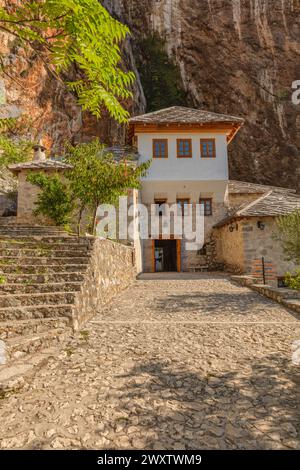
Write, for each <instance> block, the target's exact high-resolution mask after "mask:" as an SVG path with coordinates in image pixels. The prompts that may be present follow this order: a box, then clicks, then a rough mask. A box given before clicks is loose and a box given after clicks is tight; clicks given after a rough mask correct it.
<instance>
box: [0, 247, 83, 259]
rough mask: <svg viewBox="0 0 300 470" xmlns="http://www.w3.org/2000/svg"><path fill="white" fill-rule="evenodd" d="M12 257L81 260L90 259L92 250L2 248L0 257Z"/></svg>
mask: <svg viewBox="0 0 300 470" xmlns="http://www.w3.org/2000/svg"><path fill="white" fill-rule="evenodd" d="M6 256H12V257H14V258H39V257H44V256H46V257H47V258H51V259H52V258H60V257H63V258H81V257H85V256H86V257H89V256H90V250H89V249H88V248H87V247H82V248H78V249H77V250H76V249H69V248H67V247H65V248H63V249H57V248H53V249H52V248H51V247H49V248H47V249H45V248H44V249H39V248H36V249H31V248H23V249H20V248H4V249H3V248H2V249H1V248H0V257H6Z"/></svg>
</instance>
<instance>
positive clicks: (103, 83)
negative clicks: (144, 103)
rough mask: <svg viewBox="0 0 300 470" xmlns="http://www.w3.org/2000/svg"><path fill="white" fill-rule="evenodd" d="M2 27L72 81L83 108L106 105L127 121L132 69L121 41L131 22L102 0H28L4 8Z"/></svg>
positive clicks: (98, 112) (97, 110) (51, 69)
mask: <svg viewBox="0 0 300 470" xmlns="http://www.w3.org/2000/svg"><path fill="white" fill-rule="evenodd" d="M0 30H2V31H5V32H7V33H9V34H12V35H13V36H15V37H16V38H17V39H18V40H19V42H20V44H21V45H23V46H24V47H25V48H30V49H32V50H33V51H34V52H35V54H36V55H37V56H38V57H39V58H40V59H41V60H42V62H43V63H44V65H45V67H46V69H47V70H48V72H50V73H51V74H52V75H54V76H55V77H56V78H57V79H58V80H60V82H62V83H64V82H63V80H62V74H63V73H69V72H70V70H71V69H73V72H72V74H73V75H74V70H75V71H77V76H78V79H76V80H74V81H71V82H68V83H67V85H68V87H69V89H70V90H71V91H72V92H74V93H75V94H76V95H77V97H78V102H79V104H80V105H81V106H82V108H83V109H84V110H89V111H91V112H92V113H93V114H94V115H95V116H96V117H100V116H101V107H103V106H105V107H106V108H107V109H108V111H109V113H110V115H111V116H112V117H113V118H114V119H116V120H117V121H118V122H120V123H123V122H126V121H127V118H128V116H129V114H128V112H127V111H126V110H125V109H124V108H123V106H122V104H121V102H122V101H124V100H126V99H128V98H130V97H131V96H132V93H131V91H130V87H131V84H132V83H133V81H134V78H135V77H134V74H133V73H132V72H125V71H124V70H123V69H122V67H121V66H120V60H121V55H120V43H121V42H122V41H123V40H124V38H125V37H126V35H127V34H128V33H129V29H128V28H127V26H125V25H123V24H121V23H120V22H118V21H117V20H115V19H114V18H112V17H111V16H110V14H109V13H108V11H107V10H106V9H105V8H104V7H103V6H102V5H101V3H100V2H99V1H98V0H24V1H22V2H20V3H18V4H10V5H9V6H6V7H4V8H3V7H2V8H0Z"/></svg>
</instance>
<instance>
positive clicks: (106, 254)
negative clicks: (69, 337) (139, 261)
mask: <svg viewBox="0 0 300 470" xmlns="http://www.w3.org/2000/svg"><path fill="white" fill-rule="evenodd" d="M135 278H136V266H135V255H134V249H133V248H131V247H127V246H124V245H122V244H120V243H115V242H112V241H110V240H104V239H99V238H97V239H96V240H95V241H94V244H93V249H92V254H91V259H90V263H89V266H88V269H87V272H86V275H85V280H84V282H83V284H82V286H81V290H80V292H78V293H77V294H76V299H75V306H74V311H73V326H74V328H75V329H78V328H79V327H80V326H81V325H82V324H83V323H85V322H86V321H87V320H89V319H90V318H92V317H93V316H94V315H96V313H97V312H99V311H100V310H101V308H102V307H103V306H104V305H105V304H107V303H108V302H109V301H110V300H111V299H112V298H113V297H114V296H115V295H116V294H117V293H118V292H119V291H121V290H123V289H125V288H126V287H128V286H129V285H130V283H131V282H133V280H134V279H135ZM124 315H126V312H124Z"/></svg>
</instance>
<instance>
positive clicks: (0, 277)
mask: <svg viewBox="0 0 300 470" xmlns="http://www.w3.org/2000/svg"><path fill="white" fill-rule="evenodd" d="M5 283H6V277H5V276H3V274H0V285H1V284H5Z"/></svg>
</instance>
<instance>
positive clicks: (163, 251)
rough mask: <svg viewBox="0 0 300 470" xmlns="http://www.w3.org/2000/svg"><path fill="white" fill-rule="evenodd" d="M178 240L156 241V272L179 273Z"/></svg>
mask: <svg viewBox="0 0 300 470" xmlns="http://www.w3.org/2000/svg"><path fill="white" fill-rule="evenodd" d="M176 247H177V245H176V240H155V243H154V263H155V272H157V273H158V272H166V271H167V272H172V271H177V248H176Z"/></svg>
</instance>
